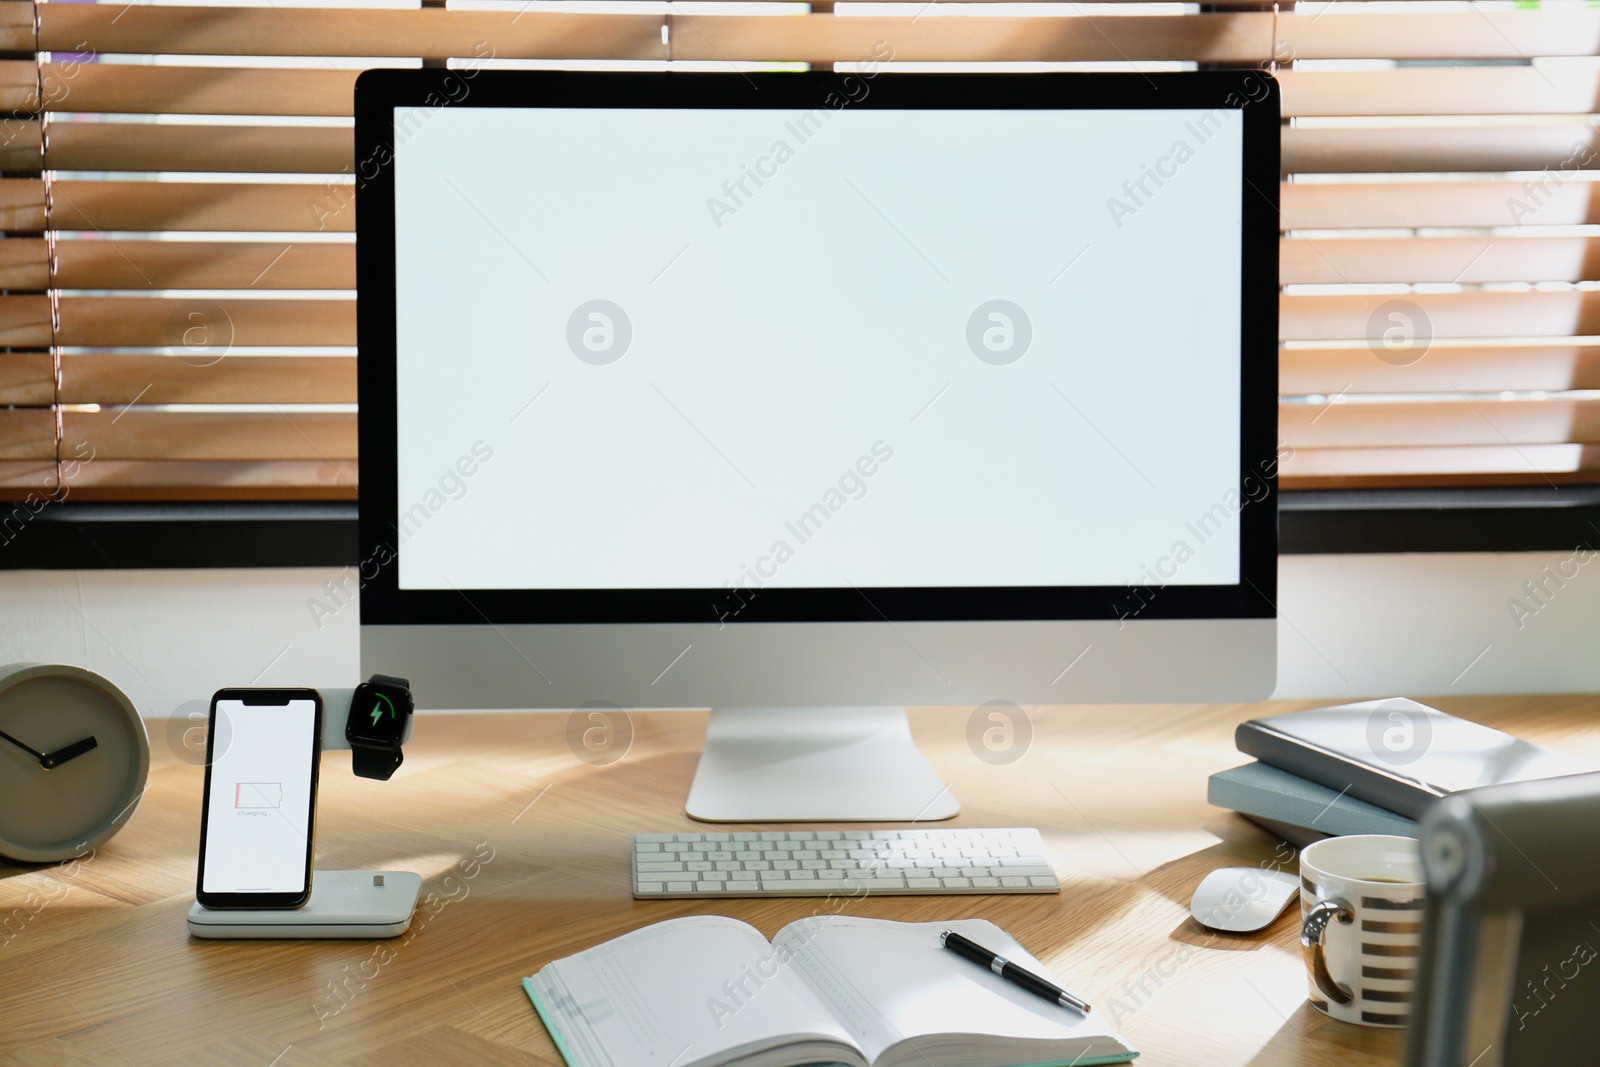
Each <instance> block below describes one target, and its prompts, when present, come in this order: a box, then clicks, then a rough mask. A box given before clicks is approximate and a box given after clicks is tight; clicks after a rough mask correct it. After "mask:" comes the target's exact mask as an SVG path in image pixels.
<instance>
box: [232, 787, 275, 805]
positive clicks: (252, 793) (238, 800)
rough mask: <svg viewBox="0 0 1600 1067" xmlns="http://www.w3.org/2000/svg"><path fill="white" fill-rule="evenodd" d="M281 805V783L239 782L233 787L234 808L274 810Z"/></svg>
mask: <svg viewBox="0 0 1600 1067" xmlns="http://www.w3.org/2000/svg"><path fill="white" fill-rule="evenodd" d="M282 803H283V783H282V782H240V783H239V784H238V785H236V786H234V787H233V806H234V807H235V808H276V807H279V806H280V805H281V804H282Z"/></svg>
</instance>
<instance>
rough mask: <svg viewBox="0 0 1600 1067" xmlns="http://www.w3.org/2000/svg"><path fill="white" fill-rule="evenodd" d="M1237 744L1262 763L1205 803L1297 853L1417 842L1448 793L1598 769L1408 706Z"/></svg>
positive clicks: (1267, 723)
mask: <svg viewBox="0 0 1600 1067" xmlns="http://www.w3.org/2000/svg"><path fill="white" fill-rule="evenodd" d="M1234 742H1235V744H1237V745H1238V747H1239V751H1240V752H1242V753H1244V754H1245V755H1247V756H1254V757H1255V758H1256V762H1254V763H1247V764H1245V765H1244V766H1242V767H1233V768H1230V769H1229V770H1225V771H1218V772H1217V773H1216V774H1213V775H1212V776H1211V779H1210V783H1209V786H1208V788H1207V793H1206V799H1207V800H1209V801H1210V802H1211V803H1212V804H1215V805H1217V806H1218V807H1222V808H1229V809H1231V810H1233V811H1236V812H1238V813H1239V814H1240V815H1243V816H1244V817H1245V818H1247V819H1250V820H1251V821H1252V822H1255V823H1258V824H1260V825H1261V826H1263V827H1265V828H1266V829H1267V830H1270V831H1271V832H1273V833H1275V834H1277V835H1278V836H1280V837H1282V838H1283V839H1284V840H1285V841H1288V842H1290V843H1291V844H1294V845H1299V846H1304V845H1308V844H1310V843H1311V842H1313V841H1319V840H1321V839H1322V838H1324V837H1338V836H1341V835H1344V834H1400V835H1403V836H1406V837H1412V836H1415V834H1416V820H1417V819H1418V817H1420V815H1421V814H1422V812H1423V810H1425V809H1426V808H1427V807H1428V805H1430V804H1432V803H1433V802H1434V801H1436V800H1438V799H1439V798H1440V797H1442V796H1445V795H1447V794H1449V793H1455V792H1459V791H1461V790H1463V789H1473V788H1477V787H1479V786H1484V785H1495V784H1499V783H1503V782H1513V781H1530V780H1533V779H1538V778H1554V777H1558V776H1561V775H1567V774H1583V773H1586V772H1588V771H1593V770H1596V769H1600V768H1597V767H1596V765H1594V764H1593V763H1590V762H1588V761H1585V760H1580V759H1578V758H1576V757H1573V756H1569V755H1567V754H1566V753H1563V752H1557V751H1555V750H1554V749H1549V748H1545V747H1544V746H1542V745H1536V744H1533V743H1531V742H1528V741H1522V740H1519V739H1518V738H1515V737H1511V736H1510V735H1508V734H1504V733H1501V732H1500V731H1499V730H1493V729H1490V728H1489V727H1487V726H1480V725H1479V724H1477V723H1474V722H1468V721H1467V720H1465V719H1458V718H1456V717H1455V716H1453V715H1446V714H1445V713H1444V712H1442V711H1438V710H1436V709H1434V708H1430V707H1427V706H1426V705H1423V704H1419V703H1417V702H1416V701H1414V700H1406V699H1404V698H1394V699H1389V700H1368V701H1363V702H1361V703H1358V704H1341V705H1339V706H1337V707H1331V708H1318V709H1316V710H1313V711H1297V712H1292V713H1290V714H1288V715H1274V716H1271V717H1268V718H1262V719H1252V720H1250V721H1249V722H1246V723H1241V724H1240V726H1239V728H1238V730H1237V731H1236V732H1235V734H1234Z"/></svg>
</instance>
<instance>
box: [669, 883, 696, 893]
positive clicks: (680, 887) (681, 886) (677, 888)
mask: <svg viewBox="0 0 1600 1067" xmlns="http://www.w3.org/2000/svg"><path fill="white" fill-rule="evenodd" d="M667 892H669V893H693V892H694V883H693V882H668V883H667Z"/></svg>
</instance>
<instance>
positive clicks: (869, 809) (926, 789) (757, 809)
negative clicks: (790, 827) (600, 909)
mask: <svg viewBox="0 0 1600 1067" xmlns="http://www.w3.org/2000/svg"><path fill="white" fill-rule="evenodd" d="M687 809H688V813H689V818H691V819H698V820H700V821H702V822H923V821H928V820H935V819H948V818H950V817H952V816H954V815H955V814H956V813H957V812H959V811H960V810H961V805H960V804H959V803H957V801H956V798H955V797H954V796H953V795H952V794H951V792H950V787H949V786H947V785H945V784H944V782H943V781H942V780H940V778H939V776H938V775H937V774H936V773H934V770H933V768H932V767H930V766H929V765H928V761H927V760H925V759H923V758H922V753H921V752H919V751H917V745H916V742H915V741H914V740H912V737H911V723H910V722H909V721H908V720H907V719H906V713H905V709H904V708H883V707H866V708H835V707H822V708H715V709H713V710H712V712H711V720H710V722H709V723H708V724H707V726H706V745H705V750H704V751H703V752H702V753H701V754H700V766H699V768H698V769H696V771H695V775H694V784H693V785H692V786H690V788H689V802H688V804H687Z"/></svg>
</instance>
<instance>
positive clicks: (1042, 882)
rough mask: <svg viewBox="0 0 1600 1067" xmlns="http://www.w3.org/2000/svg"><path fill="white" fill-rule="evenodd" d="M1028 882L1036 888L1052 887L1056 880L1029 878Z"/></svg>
mask: <svg viewBox="0 0 1600 1067" xmlns="http://www.w3.org/2000/svg"><path fill="white" fill-rule="evenodd" d="M1028 884H1029V885H1031V886H1033V887H1034V888H1036V889H1054V888H1055V887H1056V880H1055V879H1054V878H1029V879H1028Z"/></svg>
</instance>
